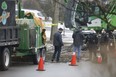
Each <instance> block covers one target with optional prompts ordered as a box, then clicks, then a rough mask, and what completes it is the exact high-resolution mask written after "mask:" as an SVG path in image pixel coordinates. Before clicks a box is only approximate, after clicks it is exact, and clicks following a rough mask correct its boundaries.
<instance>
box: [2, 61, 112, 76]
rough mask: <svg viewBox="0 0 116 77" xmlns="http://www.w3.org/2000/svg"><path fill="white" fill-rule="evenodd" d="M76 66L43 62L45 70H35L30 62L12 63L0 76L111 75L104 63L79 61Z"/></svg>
mask: <svg viewBox="0 0 116 77" xmlns="http://www.w3.org/2000/svg"><path fill="white" fill-rule="evenodd" d="M77 64H78V66H69V63H45V65H44V66H45V67H44V68H45V71H36V69H37V65H33V64H32V63H21V62H18V63H13V65H12V66H11V67H10V69H9V70H8V71H0V77H111V76H110V72H109V70H108V68H107V66H106V65H105V64H97V63H92V62H90V61H81V62H79V63H77Z"/></svg>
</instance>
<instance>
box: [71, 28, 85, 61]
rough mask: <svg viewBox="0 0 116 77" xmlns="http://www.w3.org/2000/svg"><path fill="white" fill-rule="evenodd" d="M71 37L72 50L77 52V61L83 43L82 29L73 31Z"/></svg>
mask: <svg viewBox="0 0 116 77" xmlns="http://www.w3.org/2000/svg"><path fill="white" fill-rule="evenodd" d="M72 38H73V52H76V51H77V52H78V53H77V61H78V62H79V60H80V57H81V46H82V45H83V39H84V36H83V33H82V31H81V30H80V29H79V30H77V31H75V32H74V33H73V35H72Z"/></svg>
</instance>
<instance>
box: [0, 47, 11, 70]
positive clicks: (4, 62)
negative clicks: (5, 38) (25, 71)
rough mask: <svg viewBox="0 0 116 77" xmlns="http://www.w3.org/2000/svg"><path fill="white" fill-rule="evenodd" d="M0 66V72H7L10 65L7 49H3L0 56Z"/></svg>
mask: <svg viewBox="0 0 116 77" xmlns="http://www.w3.org/2000/svg"><path fill="white" fill-rule="evenodd" d="M0 59H1V64H0V70H1V71H5V70H8V67H9V65H10V59H11V56H10V51H9V49H8V48H4V49H3V51H2V52H1V54H0Z"/></svg>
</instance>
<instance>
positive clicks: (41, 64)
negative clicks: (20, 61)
mask: <svg viewBox="0 0 116 77" xmlns="http://www.w3.org/2000/svg"><path fill="white" fill-rule="evenodd" d="M37 71H45V69H44V61H43V58H42V57H40V60H39V63H38V69H37Z"/></svg>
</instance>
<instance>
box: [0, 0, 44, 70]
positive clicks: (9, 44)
mask: <svg viewBox="0 0 116 77" xmlns="http://www.w3.org/2000/svg"><path fill="white" fill-rule="evenodd" d="M16 3H18V0H0V70H8V68H9V65H10V63H11V59H12V57H13V58H15V57H24V56H29V57H30V58H32V61H33V63H34V64H38V61H39V58H40V56H42V57H44V58H45V52H46V46H45V45H43V44H42V36H41V31H42V30H41V27H40V26H38V25H36V24H35V22H34V20H33V19H25V18H23V17H24V15H23V12H20V13H21V14H19V15H22V16H21V18H18V19H16V18H15V4H16Z"/></svg>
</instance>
